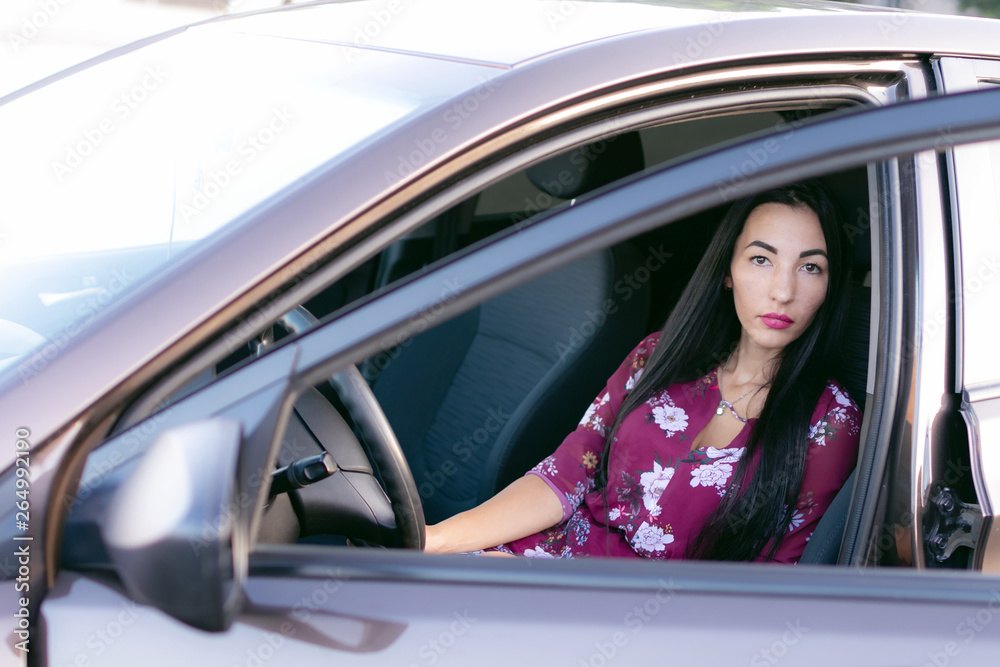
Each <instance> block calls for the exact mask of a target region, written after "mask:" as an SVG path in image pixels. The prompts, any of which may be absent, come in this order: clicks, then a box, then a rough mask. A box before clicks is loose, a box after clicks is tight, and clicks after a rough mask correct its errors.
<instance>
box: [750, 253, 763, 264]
mask: <svg viewBox="0 0 1000 667" xmlns="http://www.w3.org/2000/svg"><path fill="white" fill-rule="evenodd" d="M750 261H751V262H753V263H754V264H756V265H757V266H767V257H764V256H763V255H755V256H753V257H751V258H750Z"/></svg>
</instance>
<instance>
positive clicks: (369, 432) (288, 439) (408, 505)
mask: <svg viewBox="0 0 1000 667" xmlns="http://www.w3.org/2000/svg"><path fill="white" fill-rule="evenodd" d="M278 321H279V322H280V323H281V325H282V326H284V327H285V328H286V329H288V330H289V331H292V332H295V333H300V332H302V331H305V330H307V329H310V328H312V327H313V326H314V325H315V324H316V322H317V320H316V318H315V317H313V315H312V314H311V313H309V311H307V310H306V309H305V308H303V307H301V306H299V307H298V308H296V309H295V310H293V311H291V312H289V313H286V314H285V315H283V316H282V317H281V318H279V320H278ZM272 340H273V338H272V336H271V335H270V332H265V334H264V335H263V336H262V337H261V343H260V345H259V346H258V354H259V353H260V352H261V351H262V350H263V349H264V348H266V347H267V345H269V344H270V342H271V341H272ZM330 385H331V386H332V387H333V389H334V391H335V392H336V394H337V396H338V398H339V399H340V402H341V403H342V404H343V406H344V408H345V409H346V411H347V413H348V414H349V415H350V419H351V421H352V422H353V423H354V426H355V428H356V429H357V431H358V433H359V434H360V436H361V442H359V441H358V438H356V437H355V436H354V433H353V432H352V430H351V428H350V426H348V425H347V423H346V422H345V421H344V419H343V417H341V415H340V413H339V412H338V411H337V409H336V408H335V407H334V406H333V405H331V403H330V401H329V400H327V399H326V398H325V397H324V396H323V395H322V394H321V393H320V392H319V391H318V390H315V389H313V390H310V391H307V392H306V393H305V394H303V396H302V397H301V398H300V399H299V400H298V401H296V404H295V413H294V415H293V418H292V420H291V422H290V424H289V428H288V429H286V433H285V439H284V440H283V442H282V449H281V453H280V454H279V457H280V458H279V463H281V464H282V465H286V464H287V463H289V462H290V461H291V460H296V459H301V458H302V457H303V455H305V456H308V455H309V454H316V453H319V452H321V451H327V452H329V453H330V455H331V456H332V457H333V460H334V462H335V463H336V472H334V473H333V474H332V475H330V476H329V477H327V478H325V479H323V480H321V481H318V482H316V483H314V484H310V485H308V486H305V487H302V488H300V489H296V490H294V491H291V492H290V495H293V503H292V504H293V507H296V506H297V507H296V509H297V510H298V511H297V513H299V519H300V526H301V528H302V530H303V532H304V533H332V534H341V535H346V536H347V537H349V538H354V540H359V539H360V540H363V541H365V542H374V543H376V544H379V545H382V546H395V547H403V548H408V549H419V550H422V549H423V548H424V528H425V524H424V511H423V506H422V504H421V502H420V494H419V493H418V491H417V485H416V482H415V481H414V479H413V474H412V473H411V472H410V466H409V464H408V463H407V462H406V457H405V455H404V454H403V449H402V447H400V445H399V440H397V439H396V434H395V433H394V432H393V430H392V426H391V425H390V424H389V421H388V419H386V416H385V413H384V412H382V408H381V407H380V406H379V403H378V400H377V399H376V398H375V395H374V394H373V393H372V390H371V388H370V387H369V386H368V383H367V382H365V380H364V378H363V377H362V376H361V373H360V372H359V371H358V369H357V368H356V367H355V366H353V365H352V366H350V367H348V369H347V370H344V371H341V372H340V373H337V374H336V375H334V376H333V377H332V378H330ZM310 441H311V442H310ZM371 464H374V466H375V468H376V469H377V470H378V474H379V476H380V477H381V479H382V482H383V484H384V488H383V484H379V482H378V480H377V478H376V477H375V472H374V470H373V469H372V465H371Z"/></svg>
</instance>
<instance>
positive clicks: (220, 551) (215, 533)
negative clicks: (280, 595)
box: [102, 417, 249, 631]
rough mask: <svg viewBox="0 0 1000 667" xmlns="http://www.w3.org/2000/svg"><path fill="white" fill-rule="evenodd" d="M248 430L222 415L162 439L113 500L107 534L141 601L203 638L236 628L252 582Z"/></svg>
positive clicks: (169, 432) (116, 559)
mask: <svg viewBox="0 0 1000 667" xmlns="http://www.w3.org/2000/svg"><path fill="white" fill-rule="evenodd" d="M241 430H242V429H241V426H240V423H239V422H238V421H235V420H233V419H228V418H222V417H216V418H212V419H206V420H203V421H197V422H191V423H188V424H184V425H182V426H178V427H175V428H172V429H169V430H167V431H164V432H163V433H162V434H161V435H160V436H159V437H158V438H157V439H156V441H155V442H153V444H152V445H151V446H150V448H149V450H148V451H147V452H146V453H145V455H144V456H143V458H142V460H141V461H139V463H138V465H137V466H136V468H135V470H134V471H133V472H132V474H131V475H130V476H129V478H128V479H127V480H125V482H124V483H123V484H122V485H121V486H120V487H119V488H118V490H117V491H116V492H115V494H114V496H113V499H112V503H111V509H110V511H109V513H108V519H107V521H106V523H105V524H104V526H103V529H102V534H103V537H104V542H105V544H106V545H107V549H108V553H109V555H110V556H111V560H112V562H113V563H114V566H115V569H116V570H117V572H118V574H119V576H120V577H121V579H122V582H123V583H124V584H125V587H126V589H127V590H128V592H129V593H130V594H131V595H132V596H133V597H134V598H135V600H136V601H137V602H140V603H142V604H148V605H150V606H153V607H155V608H157V609H159V610H161V611H163V612H165V613H167V614H170V615H171V616H173V617H174V618H176V619H178V620H181V621H184V622H185V623H188V624H189V625H192V626H194V627H196V628H200V629H202V630H212V631H221V630H225V629H227V628H228V627H229V625H230V624H231V623H232V621H233V618H234V617H235V615H236V614H237V612H238V611H239V607H240V602H241V599H242V591H243V584H244V582H245V581H246V572H247V565H248V561H249V553H248V552H249V547H248V544H247V538H246V524H247V522H246V520H245V517H241V516H240V514H239V510H240V507H241V505H240V504H239V503H238V502H237V500H238V497H239V496H238V491H239V489H238V484H237V462H238V460H239V450H240V442H241Z"/></svg>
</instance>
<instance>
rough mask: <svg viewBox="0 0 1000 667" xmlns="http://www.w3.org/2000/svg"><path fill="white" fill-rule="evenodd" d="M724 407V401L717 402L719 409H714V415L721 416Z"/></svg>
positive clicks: (724, 409)
mask: <svg viewBox="0 0 1000 667" xmlns="http://www.w3.org/2000/svg"><path fill="white" fill-rule="evenodd" d="M725 405H726V402H725V401H719V407H717V408H716V409H715V414H717V415H721V414H722V413H723V412H725V411H726V408H725Z"/></svg>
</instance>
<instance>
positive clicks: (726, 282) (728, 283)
mask: <svg viewBox="0 0 1000 667" xmlns="http://www.w3.org/2000/svg"><path fill="white" fill-rule="evenodd" d="M722 286H723V287H725V288H726V289H733V279H732V277H731V276H726V277H725V278H723V279H722Z"/></svg>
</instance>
